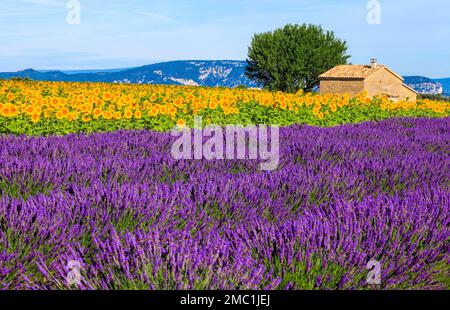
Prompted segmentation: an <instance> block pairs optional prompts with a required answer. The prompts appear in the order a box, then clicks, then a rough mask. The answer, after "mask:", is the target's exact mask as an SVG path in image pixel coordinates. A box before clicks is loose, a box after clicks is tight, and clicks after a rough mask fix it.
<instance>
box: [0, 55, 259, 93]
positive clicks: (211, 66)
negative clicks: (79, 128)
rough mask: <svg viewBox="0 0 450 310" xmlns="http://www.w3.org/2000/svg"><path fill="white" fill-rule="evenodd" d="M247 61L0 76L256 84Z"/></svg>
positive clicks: (65, 80) (133, 81) (5, 75)
mask: <svg viewBox="0 0 450 310" xmlns="http://www.w3.org/2000/svg"><path fill="white" fill-rule="evenodd" d="M245 65H246V63H245V61H234V60H215V61H211V60H207V61H206V60H205V61H197V60H195V61H171V62H163V63H157V64H153V65H147V66H142V67H137V68H132V69H124V70H118V71H113V72H109V71H105V70H101V71H94V72H81V73H80V72H76V73H73V72H72V73H71V74H67V73H64V72H61V71H50V72H42V71H36V70H33V69H27V70H24V71H19V72H14V73H0V78H3V79H10V78H13V77H21V78H26V77H27V78H30V79H32V80H37V81H64V82H110V83H134V84H172V85H191V86H224V87H237V86H240V85H244V86H247V87H256V86H257V85H256V84H255V83H253V82H252V81H250V80H249V79H247V78H246V77H245V76H244V72H245ZM87 71H89V70H87Z"/></svg>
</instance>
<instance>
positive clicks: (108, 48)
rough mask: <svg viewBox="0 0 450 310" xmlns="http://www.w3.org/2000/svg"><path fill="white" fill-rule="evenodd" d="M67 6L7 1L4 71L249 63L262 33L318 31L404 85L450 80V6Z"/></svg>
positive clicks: (231, 0)
mask: <svg viewBox="0 0 450 310" xmlns="http://www.w3.org/2000/svg"><path fill="white" fill-rule="evenodd" d="M368 1H369V0H339V1H337V0H315V1H313V0H153V1H149V0H80V3H81V24H79V25H70V24H68V23H67V22H66V17H67V14H68V12H69V9H67V3H68V2H69V1H68V0H1V1H0V40H1V44H0V71H16V70H22V69H26V68H36V69H101V68H122V67H132V66H139V65H144V64H150V63H154V62H159V61H167V60H186V59H242V60H244V59H245V57H246V54H247V48H248V44H249V42H250V39H251V37H252V35H253V34H254V33H257V32H264V31H268V30H273V29H275V28H278V27H281V26H283V25H285V24H286V23H303V22H306V23H314V24H320V25H322V26H323V27H324V28H325V29H330V30H334V31H335V32H336V34H337V36H338V37H340V38H342V39H345V40H346V41H347V42H348V45H349V54H350V55H352V58H351V62H352V63H368V62H369V59H370V58H372V57H377V58H378V59H379V62H380V63H384V64H387V65H389V66H390V67H392V68H393V69H394V70H395V71H397V72H399V73H401V74H403V75H413V74H417V75H425V76H429V77H434V78H439V77H449V76H450V18H449V15H448V12H450V1H448V0H427V1H424V0H379V2H380V4H381V24H379V25H370V24H369V23H368V22H367V14H368V12H369V11H368V9H367V7H366V6H367V3H368Z"/></svg>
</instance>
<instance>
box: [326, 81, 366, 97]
mask: <svg viewBox="0 0 450 310" xmlns="http://www.w3.org/2000/svg"><path fill="white" fill-rule="evenodd" d="M363 90H364V81H363V80H322V81H320V94H321V95H325V94H344V93H347V94H350V95H352V96H356V95H358V94H360V93H362V92H363Z"/></svg>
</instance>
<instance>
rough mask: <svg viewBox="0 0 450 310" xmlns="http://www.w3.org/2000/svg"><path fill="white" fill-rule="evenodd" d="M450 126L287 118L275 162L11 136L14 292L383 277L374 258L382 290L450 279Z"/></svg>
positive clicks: (8, 197)
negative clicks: (307, 123) (181, 156)
mask: <svg viewBox="0 0 450 310" xmlns="http://www.w3.org/2000/svg"><path fill="white" fill-rule="evenodd" d="M449 130H450V119H449V118H445V119H439V120H437V119H436V120H428V119H392V120H388V121H384V122H380V123H365V124H359V125H345V126H341V127H336V128H325V129H324V128H313V127H301V126H294V127H289V128H283V129H281V131H280V143H281V146H280V147H281V149H280V151H281V159H280V166H279V168H278V169H277V170H276V171H272V172H261V171H258V164H259V163H258V162H257V161H252V160H233V161H206V160H203V161H176V160H173V159H172V158H171V155H170V154H171V153H170V148H171V145H172V141H173V140H174V138H173V137H171V136H170V134H165V133H155V132H146V131H141V132H115V133H107V134H94V135H91V136H83V135H68V136H64V137H47V138H43V137H42V138H39V137H33V138H31V137H12V136H10V137H2V138H0V196H1V198H0V262H1V264H0V288H3V289H24V288H32V289H42V288H48V289H58V288H76V287H78V288H81V289H97V288H101V289H244V288H245V289H247V288H249V289H275V288H281V289H288V288H293V289H309V288H331V289H353V288H373V287H374V286H373V285H369V284H367V282H366V277H367V274H368V269H367V263H368V262H369V261H371V260H376V261H379V262H380V264H381V266H380V272H381V285H380V287H381V288H386V289H393V288H401V289H406V288H427V289H436V288H449V287H450V284H449V272H450V269H449V256H448V250H449V249H448V246H449V243H448V242H449V237H450V227H449V224H450V221H449V217H448V214H449V208H450V201H449V198H450V193H449V181H448V180H449V170H448V168H449V167H448V165H449V159H448V153H449V146H450V145H449V144H450V137H449ZM70 262H72V264H71V263H70ZM73 262H78V263H79V266H77V270H75V271H79V274H78V276H79V279H78V280H79V281H78V282H76V283H75V284H74V283H73V282H70V281H68V278H70V275H72V276H73V275H74V274H73V272H74V270H73V268H74V265H73ZM78 267H79V268H78ZM75 276H77V274H75Z"/></svg>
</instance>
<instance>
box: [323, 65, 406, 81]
mask: <svg viewBox="0 0 450 310" xmlns="http://www.w3.org/2000/svg"><path fill="white" fill-rule="evenodd" d="M381 69H386V70H388V71H389V72H390V73H392V74H393V75H395V76H396V77H398V78H399V79H400V80H402V81H403V78H402V77H401V76H399V75H398V74H396V73H395V72H393V71H392V70H390V69H389V68H388V67H386V66H384V65H375V66H374V65H340V66H336V67H334V68H332V69H330V70H328V71H327V72H325V73H323V74H321V75H320V76H319V77H320V78H321V79H324V80H326V79H366V78H368V77H369V76H371V75H372V74H374V73H375V72H377V71H379V70H381Z"/></svg>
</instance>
